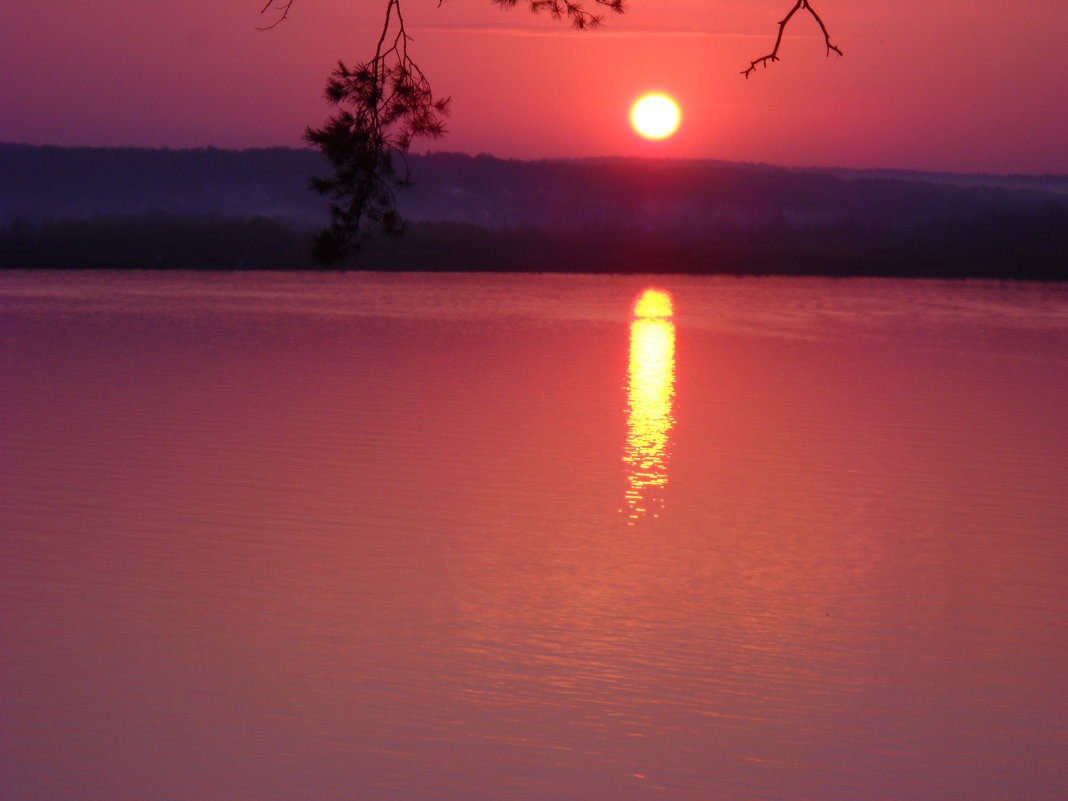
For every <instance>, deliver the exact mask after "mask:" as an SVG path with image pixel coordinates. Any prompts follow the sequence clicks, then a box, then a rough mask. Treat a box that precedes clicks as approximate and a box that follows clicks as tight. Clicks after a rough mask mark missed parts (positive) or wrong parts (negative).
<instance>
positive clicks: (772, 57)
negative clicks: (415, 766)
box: [290, 0, 842, 79]
mask: <svg viewBox="0 0 1068 801" xmlns="http://www.w3.org/2000/svg"><path fill="white" fill-rule="evenodd" d="M290 2H292V0H290ZM801 9H804V10H806V11H808V13H810V14H811V15H812V18H813V19H815V20H816V24H818V25H819V26H820V30H821V31H822V32H823V41H824V44H826V45H827V55H828V56H830V54H831V51H832V50H833V51H834V52H835V53H837V54H838V55H842V51H841V49H839V48H838V47H837V46H836V45H833V44H831V35H830V34H829V33H827V26H826V25H824V24H823V20H822V19H820V15H819V14H817V13H816V9H814V8H813V7H812V6H811V5H809V2H808V0H797V2H796V3H795V4H794V7H793V8H791V9H790V12H789V13H788V14H787V15H786V16H785V17H783V18H782V20H780V22H779V33H778V35H777V36H776V37H775V47H773V48H772V50H771V52H770V53H768V54H767V55H766V56H761V57H760V58H757V59H754V60H753V61H751V62H750V63H749V66H748V67H746V68H745V69H744V70H742V75H744V76H745V77H746V78H747V79H748V78H749V73H751V72H753V71H754V70H755V69H756V68H757V65H758V64H763V65H764V67H765V68H766V67H767V66H768V62H769V61H778V60H779V45H781V44H782V34H783V31H785V30H786V24H787V23H788V22H789V21H790V19H791V18H792V17H793V15H794V14H796V13H797V12H798V11H800V10H801Z"/></svg>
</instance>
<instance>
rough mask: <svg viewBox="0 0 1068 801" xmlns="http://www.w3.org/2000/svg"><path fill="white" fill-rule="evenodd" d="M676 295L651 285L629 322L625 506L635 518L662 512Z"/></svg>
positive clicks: (670, 419) (672, 384)
mask: <svg viewBox="0 0 1068 801" xmlns="http://www.w3.org/2000/svg"><path fill="white" fill-rule="evenodd" d="M672 314H673V309H672V302H671V295H670V294H669V293H668V292H665V291H664V290H661V289H646V290H645V291H644V292H643V293H642V294H641V295H640V296H639V297H638V299H637V301H636V302H635V304H634V321H633V322H632V323H631V325H630V363H629V369H628V391H627V411H628V415H627V445H626V449H625V450H624V453H623V464H624V469H625V470H626V474H627V490H626V500H627V506H626V509H625V511H626V512H627V515H628V517H629V519H630V522H631V523H634V522H636V521H637V520H638V519H640V518H642V517H644V516H646V515H651V516H652V517H658V516H659V512H660V509H662V508H663V505H664V497H663V488H664V487H665V486H666V485H667V480H668V472H667V470H668V459H669V456H670V446H671V438H670V435H671V428H672V426H673V425H674V423H675V418H674V415H673V412H672V402H673V400H674V396H675V324H674V323H673V322H671V319H670V318H671V316H672Z"/></svg>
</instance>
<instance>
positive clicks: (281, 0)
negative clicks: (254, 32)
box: [259, 0, 296, 31]
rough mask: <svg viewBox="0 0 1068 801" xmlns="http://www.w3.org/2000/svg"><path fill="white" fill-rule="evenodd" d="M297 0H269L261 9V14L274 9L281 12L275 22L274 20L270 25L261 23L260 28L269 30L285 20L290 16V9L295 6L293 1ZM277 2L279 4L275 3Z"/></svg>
mask: <svg viewBox="0 0 1068 801" xmlns="http://www.w3.org/2000/svg"><path fill="white" fill-rule="evenodd" d="M295 2H296V0H267V4H266V5H265V6H264V7H263V8H261V9H260V13H261V14H266V13H267V12H268V11H270V10H272V9H273V10H275V11H280V12H281V13H280V14H279V15H278V17H277V18H276V19H275V21H274V22H272V23H271V24H270V25H261V26H260V27H259V30H261V31H269V30H270V29H271V28H273V27H274V26H275V25H279V24H281V23H282V22H284V21H285V20H286V18H287V17H288V16H289V9H291V8H292V7H293V3H295ZM275 3H278V5H275Z"/></svg>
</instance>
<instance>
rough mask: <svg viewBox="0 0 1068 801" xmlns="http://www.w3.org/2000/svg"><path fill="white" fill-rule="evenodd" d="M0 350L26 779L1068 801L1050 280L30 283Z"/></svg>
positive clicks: (41, 795)
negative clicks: (653, 295)
mask: <svg viewBox="0 0 1068 801" xmlns="http://www.w3.org/2000/svg"><path fill="white" fill-rule="evenodd" d="M649 284H655V285H657V286H660V287H661V288H663V289H664V290H667V292H669V293H670V296H669V297H668V300H669V301H671V302H672V303H673V314H672V315H671V316H668V314H667V312H665V311H664V310H663V309H661V310H660V311H656V310H655V309H654V310H652V311H650V310H649V309H645V310H644V311H643V312H642V313H641V314H639V315H638V316H635V313H634V301H635V299H636V298H637V296H638V295H639V292H640V291H641V290H642V289H643V288H644V287H646V286H647V285H649ZM0 373H2V375H0V526H2V529H3V533H2V535H0V603H2V611H0V648H2V650H0V738H2V739H0V798H3V799H5V801H6V800H10V801H36V800H37V799H49V800H50V801H62V800H63V799H72V800H75V801H83V800H84V801H96V800H97V799H99V800H100V801H105V800H106V801H125V800H126V799H129V800H131V801H132V800H133V799H175V800H176V801H204V800H205V799H257V801H275V800H277V801H283V800H285V801H289V800H290V799H327V800H328V801H332V800H334V799H368V800H369V801H379V800H380V799H381V800H382V801H439V800H440V801H445V800H446V799H448V800H449V801H465V800H466V799H469V800H470V801H528V800H529V801H542V800H544V801H554V800H555V799H575V800H576V801H587V800H589V801H593V800H600V799H604V800H605V801H630V800H631V799H635V800H638V799H680V801H690V800H691V799H692V800H693V801H759V800H761V799H765V800H767V801H802V800H808V799H812V800H813V801H838V800H841V801H846V800H847V799H848V800H849V801H855V800H856V799H897V800H900V801H913V800H916V801H921V800H928V799H930V800H931V801H944V800H946V799H962V800H965V801H987V800H988V799H989V801H995V800H997V801H1003V800H1004V799H1028V800H1036V799H1050V800H1052V799H1058V801H1060V800H1062V799H1064V798H1066V797H1068V699H1066V693H1065V690H1066V687H1068V579H1066V577H1068V497H1066V492H1065V487H1066V486H1068V480H1066V479H1068V414H1066V412H1068V290H1066V289H1064V288H1063V287H1042V286H1014V285H997V284H987V283H974V284H964V283H934V282H894V281H859V280H858V281H830V280H819V279H811V280H785V279H781V280H780V279H729V278H690V277H670V276H668V277H659V278H657V279H655V281H654V280H650V279H645V280H643V279H640V278H632V277H627V278H623V277H605V276H600V277H587V276H515V275H513V276H505V275H489V276H476V275H448V276H435V275H396V276H393V275H386V274H374V273H367V274H350V275H284V274H270V275H267V274H241V275H175V274H106V273H95V274H94V273H77V274H42V275H33V274H18V273H5V274H0Z"/></svg>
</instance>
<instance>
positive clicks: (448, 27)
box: [412, 22, 813, 39]
mask: <svg viewBox="0 0 1068 801" xmlns="http://www.w3.org/2000/svg"><path fill="white" fill-rule="evenodd" d="M412 28H413V29H420V30H421V29H426V30H434V31H441V32H443V33H466V34H492V35H494V36H520V37H557V38H562V37H579V36H582V37H586V36H591V35H592V36H597V37H601V38H608V39H637V38H642V39H647V38H650V37H653V38H658V39H767V38H768V36H767V33H739V32H715V31H686V30H665V29H656V28H647V29H642V30H636V29H630V30H625V31H620V30H609V29H607V28H601V29H598V30H597V31H595V32H593V33H592V34H591V32H590V31H576V30H573V29H571V28H566V29H555V30H554V29H551V28H533V27H531V28H527V27H521V26H511V27H506V28H502V27H496V26H493V25H485V26H483V25H453V24H450V23H447V22H445V23H438V22H429V23H422V24H420V25H418V26H415V25H413V26H412ZM787 38H794V39H809V38H813V37H811V36H809V35H807V34H801V35H796V36H792V37H787Z"/></svg>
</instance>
